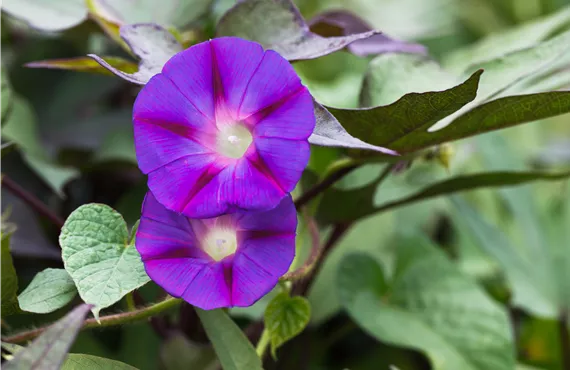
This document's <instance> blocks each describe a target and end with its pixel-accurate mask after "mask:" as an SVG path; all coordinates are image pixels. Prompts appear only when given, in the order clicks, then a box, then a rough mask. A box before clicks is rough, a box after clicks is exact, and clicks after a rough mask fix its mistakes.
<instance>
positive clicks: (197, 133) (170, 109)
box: [133, 75, 215, 173]
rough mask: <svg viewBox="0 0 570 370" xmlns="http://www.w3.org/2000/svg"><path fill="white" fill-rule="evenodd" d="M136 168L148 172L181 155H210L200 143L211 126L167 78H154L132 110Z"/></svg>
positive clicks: (212, 131)
mask: <svg viewBox="0 0 570 370" xmlns="http://www.w3.org/2000/svg"><path fill="white" fill-rule="evenodd" d="M133 124H134V138H135V149H136V153H137V159H138V162H139V167H140V169H141V171H143V172H144V173H149V172H151V171H153V170H155V169H157V168H158V167H160V166H163V165H165V164H167V163H170V162H172V161H174V160H176V159H179V158H182V157H184V156H188V155H193V154H200V153H209V152H211V150H210V149H208V148H207V147H206V146H204V144H203V143H204V142H207V140H205V139H206V137H207V136H213V133H214V132H215V125H214V124H213V123H212V122H210V121H209V120H208V119H207V118H206V117H204V115H202V114H201V113H200V112H198V111H197V110H196V109H195V107H194V106H193V105H192V104H190V103H189V102H188V100H186V98H184V96H182V95H181V94H180V92H179V91H178V89H177V88H176V87H175V86H174V85H173V84H172V82H170V81H169V80H168V79H167V78H165V77H164V76H161V75H156V76H154V77H153V78H152V79H151V80H150V81H149V83H148V84H147V85H146V86H145V88H144V89H143V90H141V92H140V93H139V95H138V97H137V100H136V102H135V105H134V108H133Z"/></svg>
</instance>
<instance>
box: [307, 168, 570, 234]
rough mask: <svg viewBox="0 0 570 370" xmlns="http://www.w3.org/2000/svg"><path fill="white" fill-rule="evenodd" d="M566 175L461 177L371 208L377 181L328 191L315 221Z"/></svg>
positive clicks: (350, 218) (358, 215)
mask: <svg viewBox="0 0 570 370" xmlns="http://www.w3.org/2000/svg"><path fill="white" fill-rule="evenodd" d="M569 176H570V172H561V173H548V172H540V171H534V172H533V171H529V172H523V171H520V172H508V171H502V172H489V173H480V174H470V175H463V176H457V177H454V178H451V179H448V180H444V181H441V182H436V183H433V184H431V185H429V186H426V187H425V188H423V189H421V190H420V191H418V192H416V193H413V194H411V195H409V196H406V197H404V198H402V199H397V200H394V201H390V202H387V203H384V204H381V205H374V196H375V194H376V191H377V185H378V182H377V181H378V180H377V181H375V182H373V183H371V184H370V185H368V186H366V187H364V188H359V189H354V190H340V189H334V188H333V189H330V190H329V191H327V192H326V193H325V194H324V196H323V199H322V200H321V203H320V207H319V209H318V213H317V218H318V219H319V220H320V221H322V222H325V223H336V222H349V221H354V220H357V219H359V218H362V217H366V216H369V215H372V214H374V213H377V212H383V211H386V210H389V209H393V208H396V207H401V206H404V205H407V204H411V203H415V202H419V201H423V200H427V199H431V198H435V197H438V196H441V195H446V194H452V193H458V192H461V191H466V190H474V189H478V188H486V187H503V186H515V185H520V184H524V183H527V182H531V181H537V180H560V179H564V178H566V177H569ZM380 191H382V188H380Z"/></svg>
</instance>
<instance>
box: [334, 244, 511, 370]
mask: <svg viewBox="0 0 570 370" xmlns="http://www.w3.org/2000/svg"><path fill="white" fill-rule="evenodd" d="M397 251H398V259H397V264H396V270H395V272H394V276H393V278H392V284H391V286H390V288H389V291H388V292H386V293H384V294H383V293H382V292H383V290H384V289H382V283H383V282H382V280H381V279H380V278H379V277H381V276H382V274H381V270H382V269H381V268H380V266H378V265H377V263H376V262H375V261H374V260H372V259H371V257H368V256H366V255H361V254H353V255H349V256H348V257H346V258H345V259H344V260H343V263H342V264H341V266H340V268H339V271H338V275H337V284H338V292H339V297H340V300H341V302H342V304H343V306H344V307H345V309H346V310H347V311H348V313H349V315H350V316H351V317H352V318H353V319H354V320H355V321H356V323H357V324H358V325H359V326H360V327H362V328H363V329H364V330H365V331H366V332H368V333H369V334H370V335H372V336H374V337H375V338H377V339H378V340H380V341H382V342H385V343H390V344H393V345H396V346H402V347H406V348H411V349H416V350H419V351H421V352H423V353H425V354H426V356H427V357H428V358H429V359H430V361H431V363H432V367H433V369H435V370H447V369H449V370H456V369H465V370H475V369H477V370H479V369H480V370H488V369H496V370H502V369H504V370H510V369H512V368H513V366H514V362H515V358H514V345H513V338H512V334H511V328H510V326H509V319H508V316H507V313H506V312H505V310H504V309H503V308H501V307H500V306H499V305H497V304H496V303H495V302H494V301H493V300H492V299H490V298H489V297H488V296H487V295H486V294H485V293H484V291H483V290H482V289H481V288H479V287H478V286H477V284H476V283H475V282H473V281H471V280H470V279H468V278H467V277H466V276H464V275H462V274H461V273H460V272H459V271H458V269H457V268H456V267H455V265H454V264H453V263H452V262H451V261H449V260H448V259H447V258H446V256H445V255H444V254H443V252H441V251H440V250H438V249H437V247H435V246H433V245H431V243H430V242H429V241H427V240H426V239H424V238H421V237H413V238H409V237H408V238H406V239H403V240H401V241H400V242H399V243H398V246H397ZM373 265H375V266H373ZM370 272H373V273H372V274H371V273H370ZM358 275H361V276H359V277H356V276H358ZM482 353H484V354H485V355H484V356H482V355H481V354H482Z"/></svg>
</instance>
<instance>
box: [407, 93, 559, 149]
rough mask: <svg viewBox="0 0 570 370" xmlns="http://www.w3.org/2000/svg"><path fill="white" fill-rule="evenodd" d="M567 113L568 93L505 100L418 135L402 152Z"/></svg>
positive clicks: (489, 104) (482, 106) (480, 107)
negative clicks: (409, 148) (440, 127)
mask: <svg viewBox="0 0 570 370" xmlns="http://www.w3.org/2000/svg"><path fill="white" fill-rule="evenodd" d="M568 112H570V92H569V91H554V92H546V93H540V94H530V95H516V96H507V97H505V98H500V99H497V100H493V101H490V102H488V103H485V104H482V105H479V106H477V107H475V108H473V109H472V110H470V111H469V112H467V113H465V114H463V115H461V116H459V117H458V118H456V119H455V120H453V121H452V122H451V123H450V124H449V125H447V126H445V127H444V128H442V129H439V130H437V131H433V132H418V133H417V134H416V136H415V137H414V138H413V140H411V141H409V142H408V143H406V144H404V145H406V146H407V147H405V148H404V149H401V150H402V151H408V147H413V148H418V147H420V148H425V147H428V146H431V145H436V144H440V143H444V142H448V141H455V140H459V139H463V138H466V137H470V136H474V135H479V134H482V133H485V132H489V131H494V130H499V129H503V128H507V127H511V126H515V125H519V124H521V123H526V122H532V121H536V120H540V119H544V118H548V117H554V116H557V115H560V114H564V113H568ZM398 148H399V147H397V146H396V149H398Z"/></svg>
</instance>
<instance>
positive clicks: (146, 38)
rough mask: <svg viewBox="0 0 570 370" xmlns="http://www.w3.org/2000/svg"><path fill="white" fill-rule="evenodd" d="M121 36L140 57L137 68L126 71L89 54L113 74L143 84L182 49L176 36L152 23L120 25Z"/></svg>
mask: <svg viewBox="0 0 570 370" xmlns="http://www.w3.org/2000/svg"><path fill="white" fill-rule="evenodd" d="M120 33H121V38H122V39H123V40H124V41H125V42H126V43H127V45H128V46H129V48H130V49H131V50H132V51H133V53H134V54H135V55H136V56H137V57H139V58H140V63H139V70H138V71H137V72H135V73H128V72H125V71H121V70H119V69H116V68H115V67H113V66H112V65H110V64H109V63H107V62H106V61H105V60H104V59H103V58H101V57H99V56H97V55H94V54H89V57H91V58H93V59H95V60H96V61H97V62H98V63H99V64H101V65H102V66H103V67H105V68H107V69H108V70H109V71H111V72H113V73H114V74H115V75H117V76H119V77H121V78H123V79H125V80H127V81H129V82H132V83H134V84H139V85H144V84H146V83H147V82H148V80H150V79H151V77H152V76H154V75H155V74H157V73H160V71H161V70H162V66H164V64H165V63H166V62H167V61H168V60H169V59H170V58H171V57H172V56H174V54H176V53H178V52H180V51H182V45H181V44H180V43H179V42H178V41H177V40H176V38H175V37H174V36H173V35H172V34H171V33H170V32H168V31H167V30H165V29H164V28H162V27H161V26H159V25H157V24H153V23H139V24H132V25H126V26H122V27H121V30H120Z"/></svg>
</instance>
